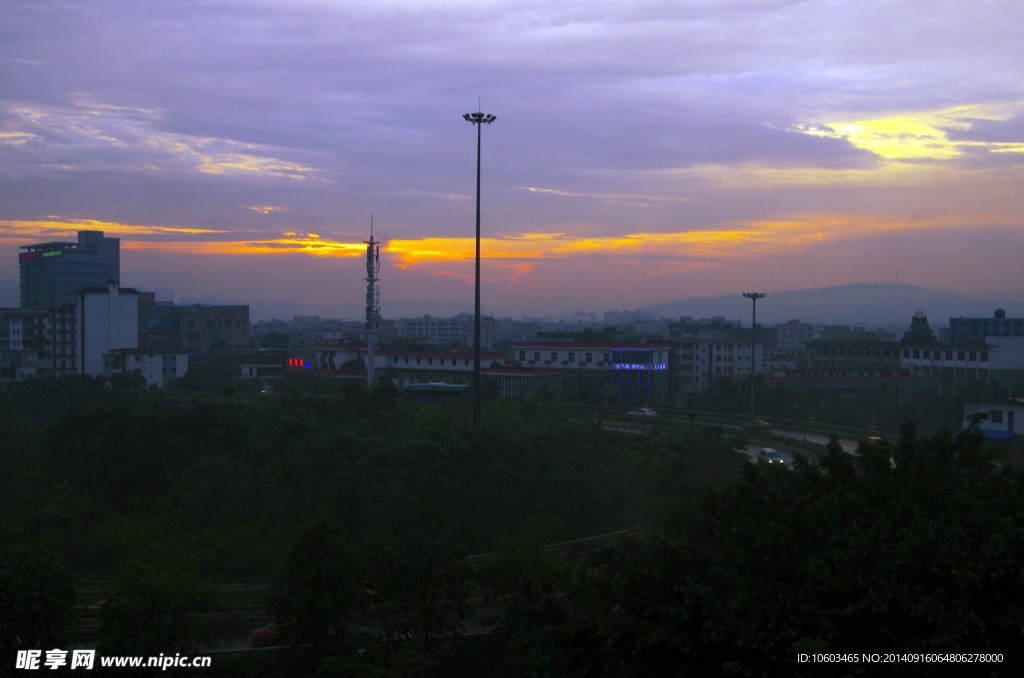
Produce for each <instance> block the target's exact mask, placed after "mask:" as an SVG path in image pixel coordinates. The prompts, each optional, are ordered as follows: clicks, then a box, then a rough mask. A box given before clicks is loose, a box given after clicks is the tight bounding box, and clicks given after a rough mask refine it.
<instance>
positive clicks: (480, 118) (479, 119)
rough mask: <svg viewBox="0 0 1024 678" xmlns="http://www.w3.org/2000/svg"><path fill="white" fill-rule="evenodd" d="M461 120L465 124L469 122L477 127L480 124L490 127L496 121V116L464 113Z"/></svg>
mask: <svg viewBox="0 0 1024 678" xmlns="http://www.w3.org/2000/svg"><path fill="white" fill-rule="evenodd" d="M462 118H463V119H464V120H465V121H466V122H471V123H473V124H474V125H479V124H481V123H483V124H486V125H490V124H491V123H492V122H494V121H495V120H497V119H498V118H497V116H494V115H491V114H490V113H466V114H465V115H463V116H462Z"/></svg>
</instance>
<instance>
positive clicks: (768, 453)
mask: <svg viewBox="0 0 1024 678" xmlns="http://www.w3.org/2000/svg"><path fill="white" fill-rule="evenodd" d="M757 461H758V462H759V463H761V464H782V465H785V463H786V460H785V459H784V458H783V456H782V453H781V452H779V451H778V450H773V449H772V448H770V447H763V448H761V451H760V452H758V453H757Z"/></svg>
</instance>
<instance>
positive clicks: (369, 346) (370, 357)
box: [363, 216, 380, 387]
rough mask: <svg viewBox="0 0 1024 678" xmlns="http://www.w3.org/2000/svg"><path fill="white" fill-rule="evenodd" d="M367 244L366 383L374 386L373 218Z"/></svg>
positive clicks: (376, 256) (376, 255) (376, 247)
mask: <svg viewBox="0 0 1024 678" xmlns="http://www.w3.org/2000/svg"><path fill="white" fill-rule="evenodd" d="M363 242H364V243H366V278H365V280H366V383H367V385H368V386H371V387H372V386H373V384H374V381H375V377H376V375H375V374H374V362H375V360H374V349H375V348H376V344H377V331H378V330H379V329H380V288H379V287H378V286H377V283H378V282H379V281H380V243H379V242H377V241H376V240H374V239H373V217H372V216H371V217H370V239H369V240H364V241H363Z"/></svg>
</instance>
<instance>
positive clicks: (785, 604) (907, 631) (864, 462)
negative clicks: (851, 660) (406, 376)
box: [0, 379, 1024, 676]
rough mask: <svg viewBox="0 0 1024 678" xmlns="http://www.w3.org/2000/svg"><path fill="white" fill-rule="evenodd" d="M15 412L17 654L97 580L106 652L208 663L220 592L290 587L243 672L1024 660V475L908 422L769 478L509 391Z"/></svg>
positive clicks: (19, 391) (11, 505) (237, 662)
mask: <svg viewBox="0 0 1024 678" xmlns="http://www.w3.org/2000/svg"><path fill="white" fill-rule="evenodd" d="M0 405H2V409H0V436H2V438H0V440H2V441H3V442H2V448H0V449H2V455H0V547H2V558H0V624H3V625H4V626H3V628H4V630H5V631H9V630H10V629H15V628H17V629H23V631H21V635H20V637H21V638H22V641H20V644H17V643H15V641H10V640H9V641H7V642H5V645H4V647H3V653H4V661H5V662H6V661H7V658H8V657H10V653H11V652H13V650H14V649H18V648H19V647H25V645H24V642H23V641H24V639H26V638H28V639H32V641H33V642H34V643H36V644H35V645H33V647H42V646H43V645H44V644H45V643H46V642H50V641H53V642H58V641H59V638H60V636H59V634H60V630H61V629H62V628H63V627H65V626H66V625H67V624H68V623H70V620H71V619H72V617H73V614H72V609H71V607H72V601H73V595H71V594H73V591H74V589H75V586H76V583H75V582H80V581H83V580H86V579H96V578H102V579H104V580H107V581H108V584H107V589H106V590H105V595H106V598H107V603H106V605H105V606H104V608H103V612H102V627H101V629H100V636H99V639H98V643H99V647H100V648H101V650H105V651H109V652H112V653H124V654H152V653H159V652H163V653H165V654H167V653H173V652H177V651H180V652H189V651H194V650H196V649H197V648H198V647H199V646H200V644H202V643H204V642H209V640H210V638H209V631H208V629H204V628H203V626H202V619H203V615H201V614H198V613H202V612H207V611H210V610H211V609H212V606H213V600H214V593H213V591H212V585H211V580H224V579H248V580H256V581H266V582H269V583H270V589H269V591H270V593H269V594H268V595H267V597H266V599H265V600H263V601H262V602H261V604H263V605H265V606H266V608H267V609H268V610H269V611H270V613H271V614H272V615H273V616H274V618H276V619H277V620H278V622H279V627H278V628H277V630H276V633H278V634H279V637H278V641H279V642H281V643H284V644H287V645H289V646H291V649H289V650H281V651H276V652H268V653H254V654H243V655H232V656H225V657H218V658H217V661H218V665H217V667H216V671H215V674H216V675H239V676H241V675H256V674H259V675H280V676H289V675H318V676H329V675H437V676H442V675H444V676H447V675H499V676H501V675H508V676H519V675H536V676H560V675H563V676H578V675H583V676H586V675H592V676H635V675H778V673H779V672H783V673H786V674H790V673H800V671H801V670H802V669H803V668H807V674H808V675H822V667H821V666H820V665H819V666H815V667H812V668H808V667H801V666H800V665H798V664H797V662H796V656H797V654H798V653H808V654H813V653H816V652H817V653H836V652H854V653H862V652H921V653H925V652H983V653H1003V655H1004V663H1003V664H1002V665H1000V666H995V667H992V668H993V669H994V671H995V672H996V673H1003V672H1005V671H1006V669H1007V668H1008V667H1009V666H1011V663H1012V662H1019V661H1020V660H1021V658H1020V657H1019V656H1015V655H1014V654H1013V647H1014V645H1013V643H1014V641H1017V642H1018V643H1019V639H1020V637H1021V634H1022V629H1024V476H1022V474H1021V472H1020V471H1018V470H1016V469H1012V468H1009V467H1006V466H1004V465H999V464H997V463H995V462H997V461H999V460H998V459H997V458H996V457H995V456H994V453H993V452H991V451H989V450H986V448H985V447H984V445H983V442H982V440H981V438H980V436H977V435H975V434H972V433H967V434H962V435H959V436H956V437H954V436H951V435H949V434H944V433H940V434H937V435H934V436H930V437H924V436H920V435H918V434H917V433H916V431H915V430H914V429H913V427H912V426H909V425H906V426H904V430H903V435H902V437H901V439H900V441H899V443H898V444H895V445H889V444H886V443H872V444H866V445H865V446H862V448H861V450H860V454H859V455H858V456H850V455H847V454H844V453H843V452H842V451H841V450H840V448H839V447H838V445H833V446H831V447H830V449H829V450H828V452H827V453H826V454H824V455H823V456H822V457H821V458H820V459H815V460H811V461H808V462H804V461H801V462H800V463H798V464H797V466H796V468H795V469H792V470H790V469H781V468H776V467H761V466H756V465H751V464H749V463H747V462H746V458H745V457H744V456H743V455H740V454H737V453H736V452H735V451H734V448H735V446H736V443H737V440H736V439H735V436H733V435H732V434H729V433H727V432H725V431H723V430H720V429H716V428H709V427H701V426H681V427H661V428H657V429H652V431H651V433H650V434H648V435H645V436H643V437H641V438H638V439H636V440H630V441H621V440H613V439H609V438H607V437H606V436H604V435H603V434H602V433H601V432H600V430H599V429H598V426H597V424H596V422H594V421H593V420H590V419H587V418H574V417H572V416H569V415H567V414H565V413H563V412H562V411H560V410H557V409H554V408H551V407H549V406H544V405H529V404H512V403H489V404H488V407H487V408H486V410H485V420H484V422H483V424H482V426H481V427H479V428H478V429H476V428H474V427H473V426H472V425H471V423H470V421H469V413H468V412H467V411H465V410H464V409H459V408H434V407H422V408H407V407H405V406H403V405H402V404H401V403H398V402H396V401H395V399H394V394H393V393H387V392H383V391H382V392H378V393H375V394H373V395H368V394H366V393H365V392H364V391H363V390H362V389H352V390H350V391H340V392H334V393H331V394H329V396H323V397H310V396H304V395H300V393H299V390H298V389H296V390H295V391H293V392H292V393H290V394H288V395H284V396H275V397H265V398H259V397H257V398H252V399H250V400H244V401H239V402H223V403H214V404H210V403H204V402H200V401H197V402H195V403H189V402H187V399H186V401H185V402H184V403H183V402H182V401H174V403H173V406H169V405H168V403H167V402H166V401H164V400H162V399H161V396H159V395H157V394H126V393H122V392H118V391H116V390H113V391H111V390H108V389H106V388H105V387H104V386H103V385H102V384H100V383H98V382H95V381H93V380H88V379H83V380H67V381H63V380H62V381H57V382H25V383H21V384H14V385H11V386H8V387H6V388H4V389H3V390H0ZM812 462H813V463H812ZM633 526H645V527H649V528H654V529H652V530H651V531H650V532H649V533H648V534H647V536H646V537H644V538H643V539H639V540H626V541H621V542H617V543H609V544H606V545H605V546H603V547H600V548H591V549H587V550H579V551H576V552H573V553H571V554H570V555H569V556H568V557H566V558H561V557H555V556H554V555H552V554H550V553H549V552H547V551H545V550H544V549H542V548H541V546H542V544H544V543H550V542H554V541H559V540H564V539H571V538H578V537H582V536H588V535H592V534H598V533H603V532H608V531H612V530H619V529H622V528H626V527H633ZM488 551H496V552H497V554H496V555H494V556H493V557H491V558H488V559H486V560H485V561H484V562H482V563H476V564H474V565H472V566H471V565H470V564H469V561H467V559H466V557H465V556H466V555H467V554H471V553H481V552H488ZM26 591H28V592H30V593H31V595H27V594H26ZM69 596H71V597H70V598H69ZM5 637H6V638H8V639H9V638H13V637H15V636H12V635H11V634H10V633H9V632H8V633H5ZM5 665H7V664H5ZM904 668H910V669H911V671H912V672H913V671H918V672H919V671H920V669H921V667H920V666H918V667H904ZM931 668H933V669H934V667H931ZM828 672H829V669H826V670H825V673H828ZM859 673H863V674H865V675H866V674H867V673H870V668H869V667H866V666H863V665H849V664H844V665H842V668H841V670H838V671H837V672H835V675H850V674H859ZM932 673H933V674H935V675H939V673H937V672H935V671H933V672H932ZM983 673H986V672H983Z"/></svg>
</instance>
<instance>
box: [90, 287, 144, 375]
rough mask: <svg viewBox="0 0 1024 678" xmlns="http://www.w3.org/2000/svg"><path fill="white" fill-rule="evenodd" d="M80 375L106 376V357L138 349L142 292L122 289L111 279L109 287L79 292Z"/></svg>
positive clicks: (92, 288)
mask: <svg viewBox="0 0 1024 678" xmlns="http://www.w3.org/2000/svg"><path fill="white" fill-rule="evenodd" d="M78 328H79V332H78V334H79V349H80V350H79V355H80V356H81V361H80V364H79V369H78V371H79V374H89V375H92V376H100V375H102V374H103V371H104V365H103V356H104V354H107V353H110V352H111V351H112V350H114V349H123V348H138V346H139V301H138V291H137V290H134V289H121V288H120V287H119V285H118V284H117V282H116V281H113V280H111V281H110V282H108V283H107V285H106V287H89V288H84V289H82V290H79V293H78Z"/></svg>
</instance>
